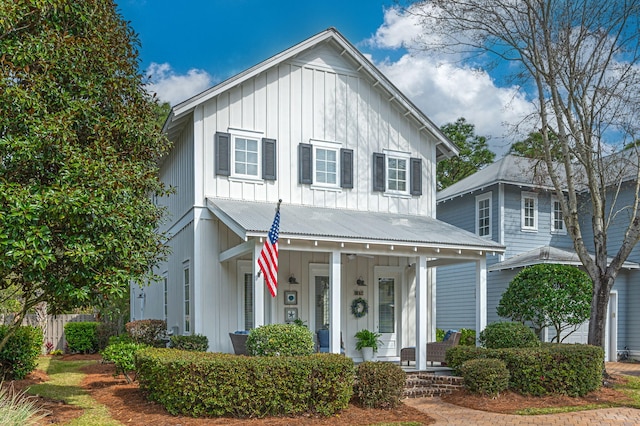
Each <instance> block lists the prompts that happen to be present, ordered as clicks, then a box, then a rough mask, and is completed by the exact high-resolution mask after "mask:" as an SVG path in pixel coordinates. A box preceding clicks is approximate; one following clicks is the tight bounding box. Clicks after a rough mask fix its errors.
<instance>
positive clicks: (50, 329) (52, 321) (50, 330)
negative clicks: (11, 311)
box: [0, 314, 96, 353]
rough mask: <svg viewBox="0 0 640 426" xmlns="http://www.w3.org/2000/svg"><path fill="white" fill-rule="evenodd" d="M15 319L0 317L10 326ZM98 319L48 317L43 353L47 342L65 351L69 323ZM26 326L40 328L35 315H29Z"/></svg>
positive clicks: (54, 347)
mask: <svg viewBox="0 0 640 426" xmlns="http://www.w3.org/2000/svg"><path fill="white" fill-rule="evenodd" d="M12 319H13V315H0V323H1V324H8V323H10V322H11V320H12ZM95 320H96V318H95V316H93V315H90V314H65V315H48V316H47V329H46V333H45V335H44V343H43V345H42V350H43V353H44V352H45V348H46V344H47V342H51V343H53V349H60V350H61V351H64V350H65V347H66V345H67V340H66V339H65V337H64V325H65V324H66V323H68V322H81V321H95ZM23 324H25V325H33V326H36V327H37V326H38V321H37V319H36V316H35V315H33V314H32V315H27V317H26V318H25V320H24V321H23Z"/></svg>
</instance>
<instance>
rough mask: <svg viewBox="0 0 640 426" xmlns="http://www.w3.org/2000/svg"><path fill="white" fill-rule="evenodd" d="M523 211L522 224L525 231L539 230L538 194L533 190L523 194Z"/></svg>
mask: <svg viewBox="0 0 640 426" xmlns="http://www.w3.org/2000/svg"><path fill="white" fill-rule="evenodd" d="M521 200H522V212H521V218H522V220H521V224H522V230H523V231H537V230H538V195H537V194H533V193H531V192H523V193H522V195H521Z"/></svg>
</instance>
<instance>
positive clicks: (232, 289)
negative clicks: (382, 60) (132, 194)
mask: <svg viewBox="0 0 640 426" xmlns="http://www.w3.org/2000/svg"><path fill="white" fill-rule="evenodd" d="M164 131H165V132H166V134H167V136H168V137H169V139H170V140H171V141H172V143H173V146H172V149H171V152H169V153H168V155H167V156H166V158H164V159H163V161H162V163H161V164H160V178H161V180H162V181H163V182H165V183H166V184H167V185H170V186H172V187H174V188H176V193H175V194H173V195H171V196H170V197H165V198H160V199H158V200H156V201H157V203H158V204H159V205H162V206H164V207H165V208H166V209H167V211H168V213H169V216H168V218H167V222H166V223H165V224H163V227H162V228H161V231H165V232H167V233H168V234H169V235H170V240H169V245H170V247H171V254H170V255H169V257H168V259H167V261H166V262H164V263H163V264H162V265H160V266H159V268H158V269H157V270H156V272H157V273H158V275H159V276H161V277H163V279H162V282H161V283H160V285H152V286H149V287H145V288H142V289H141V288H138V287H135V286H133V287H132V289H131V300H132V303H131V313H132V317H133V318H136V319H140V318H161V319H166V321H167V325H168V327H169V328H170V329H172V330H173V331H174V332H175V333H179V334H193V333H198V334H203V335H205V336H207V338H208V339H209V350H211V351H219V352H232V350H233V349H232V344H231V341H230V339H229V333H230V332H234V331H236V330H245V329H250V328H255V327H258V326H260V325H263V324H270V323H284V322H291V321H293V320H295V319H301V320H303V321H305V322H306V325H307V326H308V327H309V328H310V329H311V330H313V331H315V330H318V329H322V328H327V329H329V330H330V345H329V346H330V349H329V350H330V352H334V353H340V342H341V335H342V341H343V342H344V346H345V352H346V354H347V355H348V356H351V357H354V358H356V359H357V358H358V357H360V354H359V353H358V351H356V350H355V338H354V334H355V333H356V332H357V331H359V330H361V329H363V328H368V329H370V330H377V331H379V332H380V333H381V334H382V337H381V339H382V340H383V342H384V344H383V345H382V347H381V349H380V351H379V352H378V357H379V358H380V359H385V360H398V359H399V356H400V350H401V348H403V347H406V346H414V345H415V346H416V347H417V350H416V367H417V368H418V369H422V368H425V367H426V364H427V363H426V361H427V360H426V343H427V342H428V341H432V340H434V339H435V335H434V332H435V323H434V321H433V320H432V315H433V309H432V308H433V300H434V297H435V295H434V294H433V288H434V285H435V280H434V279H433V274H434V271H435V269H436V267H437V266H439V265H442V264H452V263H455V264H464V263H468V264H470V265H473V269H474V271H475V272H474V274H473V278H471V279H472V280H473V284H472V286H473V288H477V289H478V293H479V294H484V292H485V285H484V284H485V282H486V281H485V279H486V253H487V252H502V251H503V249H504V248H503V247H502V246H501V245H499V244H497V243H495V242H492V241H489V240H486V239H483V238H479V237H478V236H476V235H474V234H472V233H468V232H466V231H463V230H461V229H458V228H455V227H453V226H451V225H449V224H447V223H444V222H439V221H437V220H435V213H436V211H435V207H436V189H435V188H436V186H435V175H436V172H435V170H436V163H437V161H438V160H440V159H442V158H448V157H451V156H454V155H456V154H457V148H456V147H455V145H454V144H452V143H451V141H449V140H448V139H447V138H446V137H445V136H444V135H443V134H442V132H441V131H440V130H439V129H438V127H437V126H436V125H434V124H433V123H432V122H431V121H430V120H429V119H428V118H427V117H426V116H425V115H424V114H423V113H422V112H421V111H420V110H419V109H418V108H416V106H415V105H413V103H411V101H409V100H408V99H407V98H406V97H405V96H404V95H403V94H402V93H401V92H399V91H398V89H397V88H396V87H395V86H394V85H393V84H391V82H390V81H389V80H387V78H386V77H385V76H384V75H383V74H382V73H381V72H380V71H379V70H378V69H376V67H375V66H374V65H373V64H372V63H371V62H370V61H369V60H368V59H367V58H366V57H365V56H364V55H362V54H361V53H360V52H359V51H358V50H357V49H356V48H355V47H354V46H353V45H352V44H351V43H349V42H348V41H347V40H346V39H345V38H344V37H343V36H342V35H341V34H340V33H339V32H337V31H336V30H335V29H332V28H330V29H328V30H326V31H323V32H321V33H319V34H316V35H314V36H312V37H310V38H309V39H307V40H304V41H302V42H300V43H298V44H296V45H295V46H292V47H291V48H289V49H287V50H285V51H283V52H280V53H278V54H277V55H275V56H273V57H271V58H268V59H266V60H265V61H263V62H261V63H259V64H257V65H255V66H253V67H251V68H249V69H247V70H245V71H243V72H241V73H240V74H237V75H235V76H233V77H231V78H229V79H228V80H226V81H223V82H221V83H220V84H218V85H216V86H214V87H212V88H210V89H208V90H207V91H205V92H203V93H201V94H199V95H196V96H194V97H193V98H191V99H188V100H186V101H184V102H182V103H180V104H178V105H175V106H174V107H173V109H172V110H171V114H170V115H169V118H168V119H167V121H166V123H165V126H164ZM279 199H281V200H282V206H281V218H280V219H281V220H280V240H279V271H278V277H277V278H278V294H277V297H274V298H272V297H271V296H270V295H269V293H268V292H267V291H266V289H265V284H264V277H263V276H262V275H261V274H258V268H257V260H258V257H259V256H260V251H261V249H262V246H263V244H264V239H265V238H266V237H267V233H268V231H269V228H270V226H271V223H272V221H273V218H274V213H275V207H276V203H277V202H278V200H279ZM365 306H368V311H365V309H364V307H365ZM354 309H355V314H354ZM478 312H479V314H478V315H477V316H476V318H475V320H474V324H473V325H474V328H475V327H477V328H478V329H482V328H483V327H484V325H485V323H486V315H483V312H484V306H482V307H481V308H480V309H479V310H478Z"/></svg>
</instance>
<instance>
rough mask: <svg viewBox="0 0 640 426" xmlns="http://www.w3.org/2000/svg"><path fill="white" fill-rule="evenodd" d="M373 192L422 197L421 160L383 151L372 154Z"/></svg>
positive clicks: (396, 152) (404, 153)
mask: <svg viewBox="0 0 640 426" xmlns="http://www.w3.org/2000/svg"><path fill="white" fill-rule="evenodd" d="M372 179H373V185H372V187H373V190H374V191H380V192H387V193H389V194H392V195H407V196H411V195H422V159H420V158H411V157H410V155H409V153H406V152H399V151H391V150H385V151H384V153H377V152H374V153H373V177H372Z"/></svg>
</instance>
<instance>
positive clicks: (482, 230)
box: [476, 192, 491, 238]
mask: <svg viewBox="0 0 640 426" xmlns="http://www.w3.org/2000/svg"><path fill="white" fill-rule="evenodd" d="M476 234H478V235H479V236H481V237H489V238H490V237H491V193H490V192H489V193H488V194H482V195H478V196H477V197H476Z"/></svg>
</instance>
